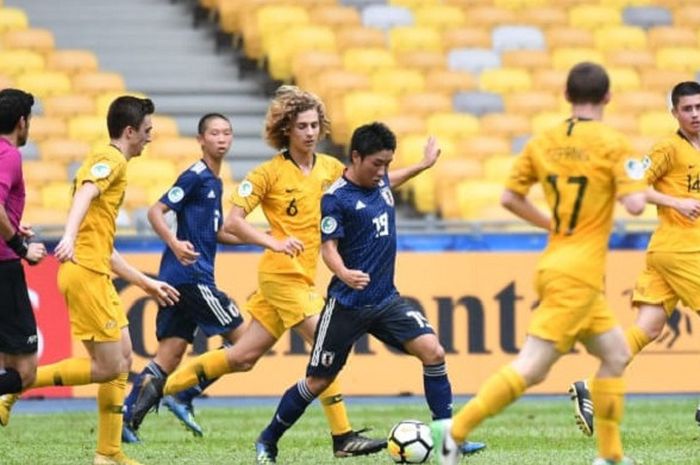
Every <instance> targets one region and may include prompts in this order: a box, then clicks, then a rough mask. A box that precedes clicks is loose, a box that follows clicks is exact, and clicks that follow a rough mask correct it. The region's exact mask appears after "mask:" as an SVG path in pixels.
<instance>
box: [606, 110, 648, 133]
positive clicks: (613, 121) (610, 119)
mask: <svg viewBox="0 0 700 465" xmlns="http://www.w3.org/2000/svg"><path fill="white" fill-rule="evenodd" d="M603 121H604V122H605V124H607V125H608V126H610V127H612V128H614V129H617V130H618V131H620V132H621V133H623V134H635V133H636V132H637V130H638V128H639V124H638V123H637V116H636V115H634V114H631V113H611V112H607V113H606V114H605V117H604V118H603Z"/></svg>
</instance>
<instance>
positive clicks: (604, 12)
mask: <svg viewBox="0 0 700 465" xmlns="http://www.w3.org/2000/svg"><path fill="white" fill-rule="evenodd" d="M569 24H571V25H572V26H574V27H580V28H584V29H589V30H591V31H594V30H597V29H599V28H602V27H606V26H618V25H620V24H622V13H621V12H620V10H619V9H617V8H613V7H610V6H605V5H590V4H588V5H578V6H575V7H573V8H571V9H570V10H569Z"/></svg>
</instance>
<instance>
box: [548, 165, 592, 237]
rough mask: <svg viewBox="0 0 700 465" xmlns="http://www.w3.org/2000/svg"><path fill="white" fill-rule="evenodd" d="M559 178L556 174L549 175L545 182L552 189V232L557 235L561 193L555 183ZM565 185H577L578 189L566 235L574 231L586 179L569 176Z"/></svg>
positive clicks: (586, 183) (586, 182)
mask: <svg viewBox="0 0 700 465" xmlns="http://www.w3.org/2000/svg"><path fill="white" fill-rule="evenodd" d="M558 179H559V176H557V175H556V174H550V175H548V176H547V182H549V184H550V185H551V186H552V189H554V213H553V216H554V232H555V233H559V230H560V227H561V217H560V216H559V203H560V201H561V192H560V191H559V187H558V186H557V181H558ZM566 183H567V184H578V189H577V190H576V199H575V200H574V209H573V211H572V212H571V218H569V226H568V228H567V230H566V234H567V235H568V234H573V232H574V229H576V223H577V222H578V215H579V213H580V212H581V203H583V196H584V194H585V193H586V186H587V185H588V178H587V177H585V176H569V177H568V178H566Z"/></svg>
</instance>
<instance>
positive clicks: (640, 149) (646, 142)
mask: <svg viewBox="0 0 700 465" xmlns="http://www.w3.org/2000/svg"><path fill="white" fill-rule="evenodd" d="M628 138H629V141H630V143H631V144H632V147H634V150H635V152H636V153H638V154H647V153H649V151H651V148H652V147H653V146H654V144H655V143H656V142H657V141H658V140H659V139H658V138H657V137H653V136H641V135H637V134H633V135H631V136H629V137H628Z"/></svg>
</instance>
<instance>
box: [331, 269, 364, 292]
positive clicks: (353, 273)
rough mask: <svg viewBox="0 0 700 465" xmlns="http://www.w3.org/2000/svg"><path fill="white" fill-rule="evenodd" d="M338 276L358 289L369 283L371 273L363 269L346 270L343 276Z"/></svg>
mask: <svg viewBox="0 0 700 465" xmlns="http://www.w3.org/2000/svg"><path fill="white" fill-rule="evenodd" d="M338 277H339V278H340V280H341V281H343V282H344V283H345V284H347V285H348V286H349V287H351V288H352V289H355V290H358V291H361V290H362V289H364V288H365V287H367V285H368V284H369V275H368V274H367V273H365V272H364V271H361V270H346V271H345V272H344V273H343V275H342V276H338Z"/></svg>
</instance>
